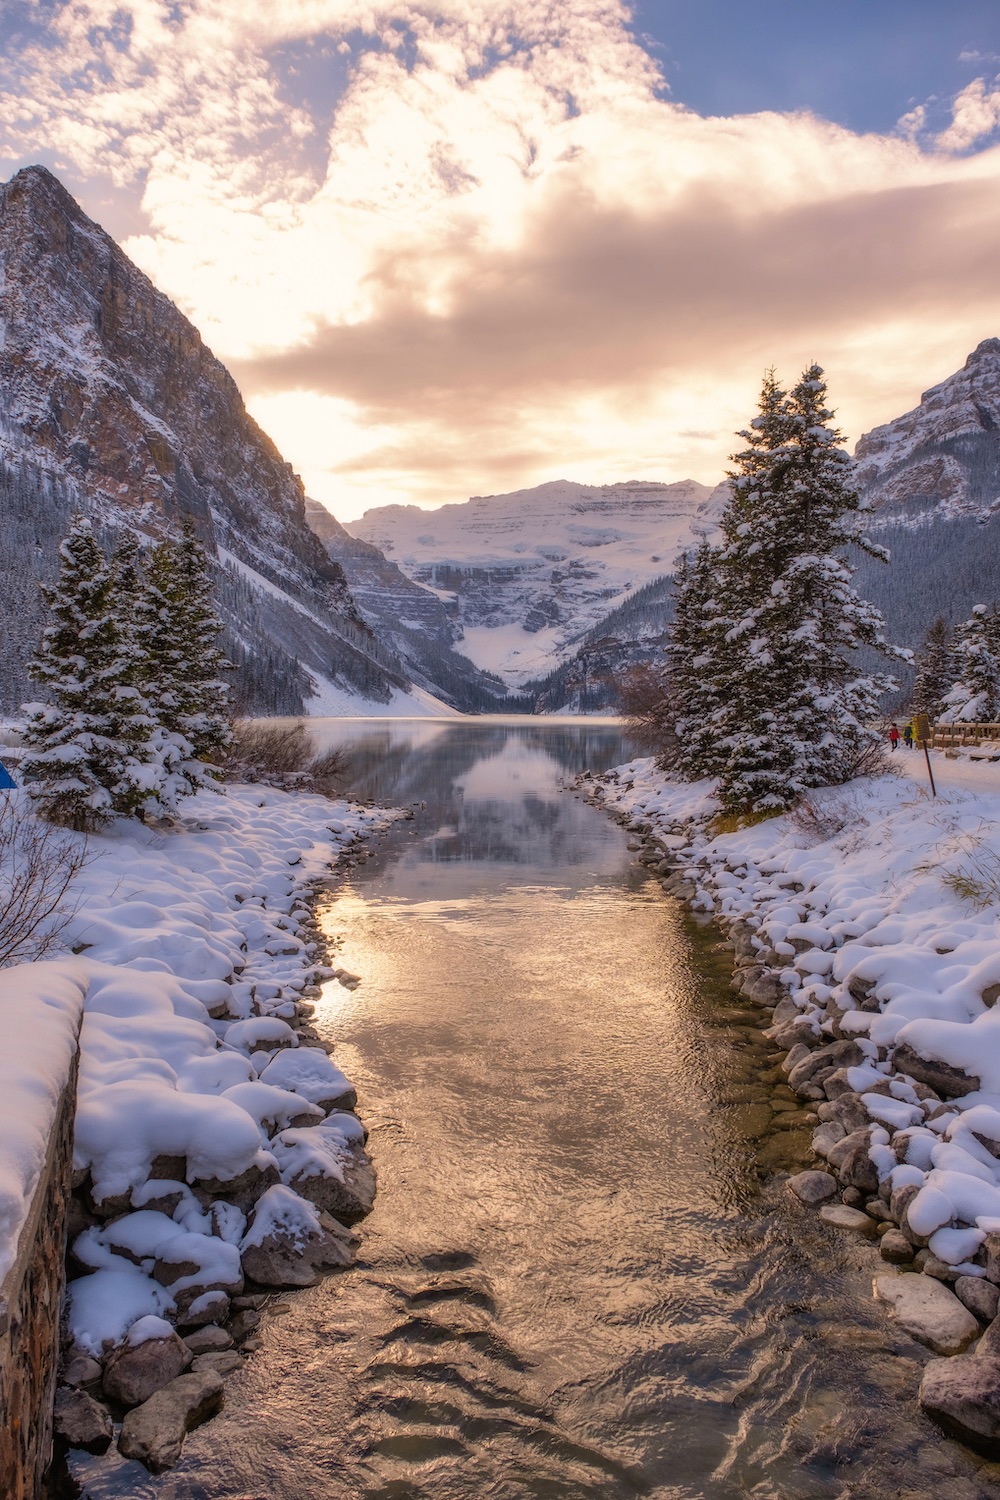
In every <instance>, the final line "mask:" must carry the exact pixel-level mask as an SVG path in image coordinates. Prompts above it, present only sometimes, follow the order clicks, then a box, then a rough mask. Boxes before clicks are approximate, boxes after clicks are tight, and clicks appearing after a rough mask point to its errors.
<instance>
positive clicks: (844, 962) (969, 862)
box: [600, 754, 1000, 1276]
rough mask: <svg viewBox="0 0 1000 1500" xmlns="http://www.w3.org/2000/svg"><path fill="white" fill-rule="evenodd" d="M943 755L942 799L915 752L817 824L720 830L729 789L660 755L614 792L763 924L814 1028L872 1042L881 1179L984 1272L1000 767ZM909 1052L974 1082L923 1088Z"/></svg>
mask: <svg viewBox="0 0 1000 1500" xmlns="http://www.w3.org/2000/svg"><path fill="white" fill-rule="evenodd" d="M900 759H901V761H902V755H901V756H900ZM933 759H934V764H935V777H936V779H937V781H938V798H937V800H932V799H931V797H930V796H929V793H928V791H927V788H926V785H921V784H920V782H921V781H924V782H925V781H926V773H925V771H924V770H923V757H922V756H920V757H919V759H918V756H917V755H916V754H913V755H912V758H911V759H910V760H908V761H907V762H904V763H902V764H900V766H899V768H898V769H899V770H900V772H901V773H902V774H900V775H896V776H885V777H878V778H872V779H864V780H858V781H855V782H852V783H850V784H849V785H848V786H846V787H838V788H827V789H824V790H820V791H816V792H813V793H811V794H810V798H809V803H810V805H811V807H812V808H813V809H814V810H815V817H812V816H805V817H803V816H801V815H796V814H786V815H784V816H782V817H778V818H772V819H769V820H767V821H765V822H762V823H759V824H757V825H756V826H755V827H752V828H747V829H742V830H740V831H738V832H734V833H727V834H721V835H717V836H715V837H713V836H711V835H710V834H709V832H708V831H707V827H706V825H707V823H708V822H709V821H710V819H711V817H712V816H713V815H714V814H715V813H716V812H717V811H718V808H717V804H716V802H715V800H714V797H713V786H712V783H710V782H701V783H696V784H688V785H678V784H676V783H671V782H670V781H669V779H668V778H667V777H666V776H665V774H664V773H663V772H661V771H658V770H657V769H656V766H655V764H654V762H653V760H652V759H640V760H635V761H633V762H631V763H629V764H628V765H626V766H621V767H619V768H618V769H617V772H615V773H612V779H611V780H610V781H609V782H608V783H607V784H606V786H605V792H604V795H603V797H602V798H601V799H600V800H601V801H602V803H603V805H605V806H607V807H609V808H612V809H616V810H619V811H621V812H623V813H625V814H627V815H628V817H629V818H630V819H632V820H641V821H645V822H648V823H649V824H650V825H651V831H650V834H649V835H648V837H651V838H656V836H657V835H659V836H660V839H661V842H662V844H663V846H664V848H665V850H669V851H670V855H671V858H672V859H676V867H677V870H678V872H679V873H680V874H681V875H682V876H683V877H684V878H686V879H687V880H689V881H690V882H692V883H693V885H694V887H695V890H694V896H693V899H692V905H693V906H694V907H695V909H700V910H702V911H705V912H715V913H717V914H718V915H719V916H720V917H722V918H723V920H724V921H726V922H734V921H737V920H743V921H746V922H747V923H749V925H750V926H751V927H752V928H755V929H756V939H755V944H756V945H757V946H758V948H759V951H760V952H761V953H762V954H769V955H770V958H769V960H765V961H769V962H770V963H771V965H772V967H774V968H776V969H777V973H778V977H779V979H780V981H781V983H782V985H783V986H784V987H785V989H786V990H787V991H788V992H789V994H790V998H791V1001H792V1003H793V1004H794V1006H795V1008H796V1009H797V1011H798V1012H799V1016H800V1018H801V1019H802V1020H804V1021H806V1022H808V1023H809V1025H810V1027H811V1029H812V1031H813V1032H814V1034H816V1035H817V1036H819V1037H821V1038H823V1039H824V1040H832V1039H833V1038H834V1037H835V1036H841V1037H853V1038H855V1039H856V1040H857V1041H858V1042H859V1044H860V1047H861V1050H862V1052H863V1053H864V1054H865V1055H866V1061H865V1062H864V1063H863V1064H862V1065H861V1066H858V1067H854V1068H851V1069H849V1070H848V1081H849V1084H850V1087H851V1088H852V1089H854V1090H855V1091H857V1092H858V1093H859V1094H860V1095H861V1097H862V1102H863V1103H864V1105H865V1107H866V1108H867V1110H868V1113H869V1115H870V1117H871V1118H872V1119H873V1122H874V1124H873V1128H872V1131H871V1136H870V1140H871V1144H870V1147H869V1157H870V1159H871V1161H872V1163H873V1164H874V1166H875V1168H876V1171H877V1175H878V1178H879V1181H880V1182H884V1181H885V1179H886V1178H889V1179H890V1181H891V1183H892V1187H893V1189H895V1188H899V1187H903V1186H907V1185H914V1186H916V1187H917V1188H918V1189H919V1192H918V1193H917V1195H916V1197H915V1198H914V1200H913V1202H912V1203H911V1204H910V1206H909V1208H908V1209H907V1211H906V1212H907V1221H908V1223H909V1225H910V1227H911V1229H913V1230H914V1232H915V1233H917V1234H919V1235H924V1236H930V1237H931V1238H930V1249H931V1251H932V1252H933V1254H934V1255H935V1256H937V1258H938V1259H939V1260H942V1261H945V1262H946V1263H947V1264H949V1265H951V1266H953V1267H954V1268H955V1269H956V1270H958V1271H959V1273H960V1274H962V1275H969V1276H982V1275H983V1267H982V1266H981V1265H979V1264H976V1263H974V1262H973V1260H972V1257H973V1256H974V1255H975V1254H976V1251H977V1248H978V1246H979V1245H980V1244H981V1242H982V1241H983V1239H984V1238H985V1236H986V1234H987V1233H988V1232H991V1231H997V1230H1000V1159H998V1157H1000V1005H997V997H998V995H1000V767H998V766H993V765H989V764H984V765H972V764H969V763H963V762H961V761H952V760H948V759H945V758H944V757H943V756H941V755H940V754H935V755H934V757H933ZM874 1005H877V1008H876V1009H873V1008H871V1007H872V1006H874ZM835 1026H836V1030H834V1027H835ZM904 1044H905V1045H907V1046H908V1047H910V1048H912V1049H913V1051H914V1052H916V1053H918V1054H919V1055H920V1057H921V1058H924V1059H928V1060H931V1061H934V1062H938V1063H945V1064H948V1065H950V1066H951V1067H953V1068H958V1069H962V1070H964V1072H965V1073H967V1074H968V1075H969V1079H970V1088H971V1091H970V1092H969V1093H967V1094H965V1095H964V1096H963V1097H959V1098H949V1099H947V1100H946V1101H945V1103H944V1104H942V1103H941V1102H940V1101H939V1100H936V1099H935V1100H924V1099H923V1098H921V1097H918V1093H917V1092H915V1091H914V1089H913V1087H912V1086H911V1085H912V1079H911V1080H910V1082H908V1081H907V1075H906V1074H905V1071H904V1070H903V1069H900V1070H899V1071H898V1072H897V1070H896V1069H895V1068H894V1067H893V1061H892V1059H893V1054H894V1050H895V1049H896V1048H897V1047H899V1046H902V1045H904ZM977 1085H978V1086H977Z"/></svg>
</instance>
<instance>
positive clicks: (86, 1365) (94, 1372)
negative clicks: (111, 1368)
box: [62, 1354, 101, 1385]
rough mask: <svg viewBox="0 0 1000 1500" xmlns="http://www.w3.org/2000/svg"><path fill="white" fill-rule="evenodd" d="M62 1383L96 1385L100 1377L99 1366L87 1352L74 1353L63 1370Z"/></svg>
mask: <svg viewBox="0 0 1000 1500" xmlns="http://www.w3.org/2000/svg"><path fill="white" fill-rule="evenodd" d="M62 1378H63V1384H64V1385H96V1384H97V1383H98V1381H99V1380H100V1378H101V1367H100V1365H99V1364H98V1362H97V1360H96V1359H91V1357H90V1355H89V1354H76V1355H74V1356H73V1358H72V1359H71V1360H70V1362H69V1364H68V1365H67V1366H66V1369H65V1370H64V1371H63V1377H62Z"/></svg>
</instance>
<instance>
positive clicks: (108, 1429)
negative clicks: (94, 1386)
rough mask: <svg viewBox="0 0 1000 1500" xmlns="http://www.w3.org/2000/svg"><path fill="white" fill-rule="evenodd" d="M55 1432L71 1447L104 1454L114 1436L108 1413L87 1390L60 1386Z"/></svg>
mask: <svg viewBox="0 0 1000 1500" xmlns="http://www.w3.org/2000/svg"><path fill="white" fill-rule="evenodd" d="M55 1432H56V1436H57V1437H59V1438H62V1440H63V1442H64V1443H66V1444H68V1446H69V1447H70V1448H82V1449H83V1450H84V1452H85V1453H106V1452H107V1450H108V1448H110V1446H111V1439H112V1437H113V1436H114V1426H113V1425H112V1421H111V1413H110V1412H109V1411H108V1410H107V1408H106V1407H104V1406H102V1405H101V1403H100V1402H99V1401H95V1400H94V1398H93V1396H88V1395H87V1393H86V1391H78V1390H71V1389H69V1387H67V1386H60V1388H59V1389H58V1390H57V1391H56V1403H55Z"/></svg>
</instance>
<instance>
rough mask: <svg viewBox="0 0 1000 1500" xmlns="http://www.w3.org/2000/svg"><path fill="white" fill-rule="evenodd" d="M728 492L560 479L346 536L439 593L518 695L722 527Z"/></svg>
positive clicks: (372, 524)
mask: <svg viewBox="0 0 1000 1500" xmlns="http://www.w3.org/2000/svg"><path fill="white" fill-rule="evenodd" d="M724 495H725V486H724V485H719V486H717V487H716V488H715V489H712V488H711V486H709V485H704V484H698V483H697V482H696V481H694V480H690V479H688V480H682V481H680V482H679V483H676V484H660V483H656V482H653V481H645V480H633V481H628V482H625V483H621V484H608V485H588V484H577V483H574V482H572V481H570V480H562V479H560V480H553V481H551V482H550V483H548V484H541V485H537V486H536V487H535V488H534V489H526V490H517V491H515V492H514V493H513V494H509V495H489V496H481V495H480V496H476V497H475V498H473V499H471V500H468V501H466V502H465V503H464V504H460V505H444V506H442V507H441V508H440V509H439V510H434V511H427V510H421V509H419V508H418V507H417V506H412V505H387V506H382V507H379V508H377V509H375V510H369V511H367V512H366V513H365V515H364V516H362V517H361V519H360V520H358V521H352V522H349V523H347V528H346V529H347V530H348V531H349V532H350V533H351V534H352V535H353V536H354V537H357V538H359V539H360V540H362V541H365V542H368V543H370V544H372V545H373V546H376V547H378V548H379V549H380V550H381V551H382V552H383V553H384V554H385V556H386V557H387V558H388V559H389V560H390V561H391V562H393V563H396V564H398V566H399V567H400V568H401V569H402V571H403V572H404V573H406V574H407V576H408V577H409V578H411V579H412V580H413V581H414V582H416V583H418V584H420V585H422V586H423V587H425V588H427V589H431V590H433V591H434V593H435V594H436V596H437V597H438V598H439V599H440V601H441V602H442V604H443V605H444V606H445V608H446V609H447V611H448V612H449V614H450V615H451V617H452V618H453V619H454V621H455V622H456V625H457V627H458V628H459V629H460V631H461V635H460V637H459V640H460V649H461V651H462V652H463V653H464V654H465V655H466V656H468V657H469V658H470V659H471V660H472V661H473V662H475V663H476V665H477V666H478V667H480V668H482V669H483V670H485V671H488V672H495V673H497V674H498V675H499V676H500V677H502V678H503V679H504V680H505V681H506V682H507V683H508V684H509V685H510V686H511V687H512V688H517V687H520V686H521V685H523V684H524V683H526V682H528V681H530V680H532V679H538V678H541V677H544V676H545V675H546V674H548V673H549V672H551V671H552V669H553V668H555V667H557V666H559V665H560V664H561V663H563V662H566V661H567V660H568V659H569V658H571V657H572V656H573V655H574V653H575V651H576V650H577V648H578V646H579V645H580V643H581V642H582V641H583V639H584V637H585V636H587V635H588V633H591V632H593V631H594V630H595V629H598V628H599V627H600V625H601V623H602V621H604V620H605V619H606V618H607V617H608V616H609V615H611V614H612V612H614V611H616V610H617V609H618V608H619V607H620V606H621V605H622V604H623V603H624V602H625V601H626V600H627V599H629V598H631V596H632V595H633V594H634V593H635V592H636V591H637V590H640V589H643V588H644V587H645V586H646V585H648V584H650V583H652V582H653V580H655V579H658V578H662V577H663V576H664V575H666V574H669V573H670V572H671V571H672V569H673V564H674V561H675V559H676V557H677V555H678V553H679V552H680V551H681V550H682V549H683V548H684V547H685V546H688V545H690V544H691V543H692V542H693V541H694V540H695V536H696V533H697V531H698V530H699V529H707V530H711V529H712V528H713V526H714V525H715V523H716V521H717V519H718V515H719V512H720V510H721V505H722V503H723V499H724Z"/></svg>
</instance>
